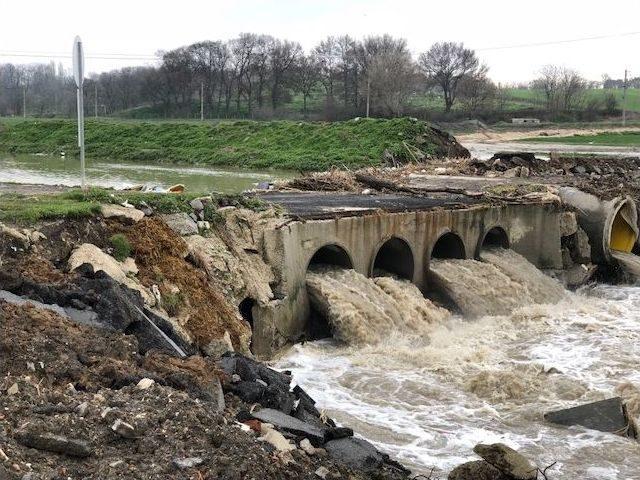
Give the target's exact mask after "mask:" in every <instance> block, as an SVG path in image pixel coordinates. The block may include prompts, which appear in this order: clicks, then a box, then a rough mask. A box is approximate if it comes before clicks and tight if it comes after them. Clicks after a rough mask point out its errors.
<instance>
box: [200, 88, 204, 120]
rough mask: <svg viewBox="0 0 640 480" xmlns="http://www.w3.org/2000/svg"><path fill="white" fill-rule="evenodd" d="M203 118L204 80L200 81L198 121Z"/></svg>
mask: <svg viewBox="0 0 640 480" xmlns="http://www.w3.org/2000/svg"><path fill="white" fill-rule="evenodd" d="M203 120H204V82H200V121H201V122H202V121H203Z"/></svg>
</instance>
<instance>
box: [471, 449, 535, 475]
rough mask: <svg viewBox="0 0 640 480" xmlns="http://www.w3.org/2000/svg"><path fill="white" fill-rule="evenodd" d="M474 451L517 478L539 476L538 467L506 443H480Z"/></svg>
mask: <svg viewBox="0 0 640 480" xmlns="http://www.w3.org/2000/svg"><path fill="white" fill-rule="evenodd" d="M473 451H474V452H475V453H477V454H478V455H480V456H481V457H482V459H483V460H484V461H486V462H487V463H489V464H490V465H491V466H493V467H495V468H497V469H498V470H500V471H501V472H502V473H504V474H506V475H507V476H508V477H510V478H514V479H515V480H535V479H536V478H538V467H537V466H535V465H534V464H533V463H531V462H530V461H529V459H527V457H525V456H524V455H522V454H520V453H518V452H517V451H516V450H514V449H513V448H511V447H509V446H508V445H505V444H504V443H493V444H491V445H486V444H483V443H479V444H478V445H476V446H475V447H473Z"/></svg>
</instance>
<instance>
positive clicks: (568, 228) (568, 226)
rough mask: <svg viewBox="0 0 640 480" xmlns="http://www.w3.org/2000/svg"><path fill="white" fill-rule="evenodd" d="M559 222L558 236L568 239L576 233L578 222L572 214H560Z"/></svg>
mask: <svg viewBox="0 0 640 480" xmlns="http://www.w3.org/2000/svg"><path fill="white" fill-rule="evenodd" d="M558 220H559V222H560V236H561V237H568V236H569V235H573V234H574V233H576V232H577V231H578V220H577V219H576V214H575V213H573V212H562V213H560V216H559V217H558Z"/></svg>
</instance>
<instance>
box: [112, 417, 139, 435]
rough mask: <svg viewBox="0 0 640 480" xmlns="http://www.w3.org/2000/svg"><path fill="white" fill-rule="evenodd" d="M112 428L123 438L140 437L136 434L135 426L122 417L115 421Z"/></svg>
mask: <svg viewBox="0 0 640 480" xmlns="http://www.w3.org/2000/svg"><path fill="white" fill-rule="evenodd" d="M111 430H113V431H114V432H116V433H117V434H118V435H120V436H121V437H122V438H127V439H133V438H138V435H137V434H136V429H135V428H134V427H133V425H131V424H129V423H127V422H123V421H122V420H120V419H118V420H116V421H115V422H114V423H113V425H111Z"/></svg>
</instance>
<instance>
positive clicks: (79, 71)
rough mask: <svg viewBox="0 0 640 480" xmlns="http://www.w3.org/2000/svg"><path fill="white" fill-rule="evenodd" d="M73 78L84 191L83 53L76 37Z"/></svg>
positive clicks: (81, 182) (80, 42)
mask: <svg viewBox="0 0 640 480" xmlns="http://www.w3.org/2000/svg"><path fill="white" fill-rule="evenodd" d="M73 77H74V79H75V81H76V87H77V92H76V93H77V95H78V146H79V147H80V170H81V180H80V186H81V188H82V189H83V190H84V189H85V188H86V186H85V173H84V92H83V90H82V86H83V84H84V52H83V50H82V40H80V37H76V38H75V41H74V42H73Z"/></svg>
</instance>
